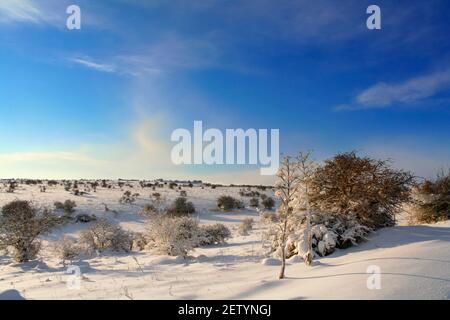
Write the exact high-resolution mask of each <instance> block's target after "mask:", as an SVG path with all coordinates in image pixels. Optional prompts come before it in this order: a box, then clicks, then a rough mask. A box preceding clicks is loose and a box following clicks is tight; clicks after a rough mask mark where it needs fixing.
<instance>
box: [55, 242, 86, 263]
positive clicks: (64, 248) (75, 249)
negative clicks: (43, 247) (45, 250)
mask: <svg viewBox="0 0 450 320" xmlns="http://www.w3.org/2000/svg"><path fill="white" fill-rule="evenodd" d="M54 251H55V253H56V254H57V256H58V258H60V259H61V260H62V262H63V264H65V262H66V260H69V261H70V260H72V259H74V258H76V257H77V256H79V255H80V254H81V253H82V252H83V249H82V247H81V246H80V244H79V243H78V242H77V241H76V240H74V239H71V238H70V237H68V236H63V237H62V238H60V239H59V240H58V241H57V242H56V244H55V246H54Z"/></svg>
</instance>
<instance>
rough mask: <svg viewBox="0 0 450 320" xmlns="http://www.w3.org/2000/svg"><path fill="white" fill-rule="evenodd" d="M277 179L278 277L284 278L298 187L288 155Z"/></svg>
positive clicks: (295, 171) (293, 165) (297, 175)
mask: <svg viewBox="0 0 450 320" xmlns="http://www.w3.org/2000/svg"><path fill="white" fill-rule="evenodd" d="M277 177H278V181H277V182H276V184H275V188H276V196H277V197H278V198H280V199H281V206H280V208H279V209H278V215H279V218H280V219H279V221H280V224H279V228H280V242H279V246H280V250H281V269H280V274H279V276H278V278H279V279H283V278H284V276H285V275H284V273H285V269H286V240H287V237H288V232H289V230H288V222H289V219H290V218H291V216H292V214H293V205H294V199H295V194H296V193H297V191H298V188H299V180H300V176H299V174H298V165H297V163H295V162H293V161H292V160H291V158H290V157H289V156H285V157H284V159H283V162H282V163H281V166H280V169H279V170H278V173H277Z"/></svg>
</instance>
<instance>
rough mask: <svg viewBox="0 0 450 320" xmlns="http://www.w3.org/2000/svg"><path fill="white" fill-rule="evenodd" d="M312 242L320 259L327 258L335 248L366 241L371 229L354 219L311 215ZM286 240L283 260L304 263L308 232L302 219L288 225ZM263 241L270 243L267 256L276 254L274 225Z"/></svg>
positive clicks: (278, 236) (275, 229)
mask: <svg viewBox="0 0 450 320" xmlns="http://www.w3.org/2000/svg"><path fill="white" fill-rule="evenodd" d="M310 232H311V238H312V239H311V240H312V249H313V251H314V253H315V254H317V255H319V256H326V255H329V254H331V253H333V252H334V251H335V249H336V248H340V249H344V248H347V247H350V246H352V245H357V244H358V243H360V242H362V241H365V240H367V235H368V234H369V233H370V232H371V229H370V228H368V227H366V226H363V225H361V224H360V223H359V222H358V221H357V220H355V219H347V218H344V217H341V216H338V215H330V214H320V213H313V214H312V215H311V229H310ZM288 234H289V236H288V239H287V241H286V246H285V251H286V257H287V258H289V257H291V256H293V255H299V256H300V257H302V258H303V259H305V258H306V257H307V254H308V252H309V249H308V232H307V228H306V225H305V218H304V217H301V216H297V217H296V218H295V219H291V221H289V224H288ZM265 239H266V240H269V249H270V250H269V252H277V254H278V250H279V246H280V234H279V231H278V228H277V227H276V225H273V226H272V228H269V230H268V231H267V232H266V233H265Z"/></svg>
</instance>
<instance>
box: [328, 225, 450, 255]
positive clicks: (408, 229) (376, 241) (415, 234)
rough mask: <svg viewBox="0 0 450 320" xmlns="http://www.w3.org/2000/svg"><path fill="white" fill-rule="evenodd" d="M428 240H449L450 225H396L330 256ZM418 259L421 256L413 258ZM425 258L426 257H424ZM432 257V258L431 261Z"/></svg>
mask: <svg viewBox="0 0 450 320" xmlns="http://www.w3.org/2000/svg"><path fill="white" fill-rule="evenodd" d="M426 241H443V242H449V245H450V228H449V227H439V226H436V227H430V226H396V227H390V228H384V229H380V230H377V231H376V232H374V233H373V234H372V235H370V236H369V241H366V242H363V243H360V244H358V245H357V246H353V247H351V248H348V249H344V250H338V251H336V252H335V253H333V254H332V255H331V256H330V257H333V258H335V257H341V256H344V255H346V254H348V253H352V252H359V251H366V250H371V249H378V248H394V247H398V246H402V245H407V244H412V243H420V242H426ZM411 259H418V260H420V258H411ZM422 260H425V259H422ZM431 260H432V259H430V261H431ZM435 261H439V262H449V261H450V260H439V259H436V260H435Z"/></svg>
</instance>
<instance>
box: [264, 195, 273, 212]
mask: <svg viewBox="0 0 450 320" xmlns="http://www.w3.org/2000/svg"><path fill="white" fill-rule="evenodd" d="M262 205H263V206H264V209H266V210H272V209H273V207H275V200H273V198H271V197H266V198H264V199H263V201H262Z"/></svg>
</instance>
